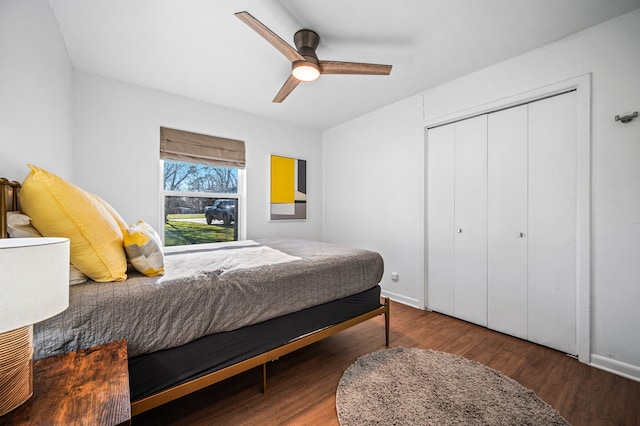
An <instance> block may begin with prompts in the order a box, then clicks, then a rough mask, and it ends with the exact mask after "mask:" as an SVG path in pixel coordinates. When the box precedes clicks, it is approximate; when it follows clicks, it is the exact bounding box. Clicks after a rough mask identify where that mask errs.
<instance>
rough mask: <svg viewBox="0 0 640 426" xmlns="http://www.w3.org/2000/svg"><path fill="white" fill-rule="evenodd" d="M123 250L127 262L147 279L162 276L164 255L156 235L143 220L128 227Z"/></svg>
mask: <svg viewBox="0 0 640 426" xmlns="http://www.w3.org/2000/svg"><path fill="white" fill-rule="evenodd" d="M124 250H125V251H126V252H127V257H128V258H129V262H131V264H132V265H133V267H134V268H136V269H137V270H138V271H139V272H142V273H143V274H144V275H146V276H148V277H155V276H156V275H162V274H164V253H163V252H162V241H160V236H159V235H158V233H157V232H156V231H155V230H154V229H153V228H152V227H151V225H149V224H148V223H146V222H145V221H143V220H139V221H138V223H137V224H135V225H129V227H128V228H127V230H126V231H125V233H124Z"/></svg>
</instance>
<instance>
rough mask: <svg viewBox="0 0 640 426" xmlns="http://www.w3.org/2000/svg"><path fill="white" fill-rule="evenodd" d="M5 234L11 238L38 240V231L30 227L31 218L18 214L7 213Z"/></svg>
mask: <svg viewBox="0 0 640 426" xmlns="http://www.w3.org/2000/svg"><path fill="white" fill-rule="evenodd" d="M7 233H8V234H9V237H11V238H39V237H42V235H40V233H39V232H38V230H37V229H36V228H34V227H33V226H32V225H31V218H30V217H29V216H27V215H26V214H22V213H18V212H7Z"/></svg>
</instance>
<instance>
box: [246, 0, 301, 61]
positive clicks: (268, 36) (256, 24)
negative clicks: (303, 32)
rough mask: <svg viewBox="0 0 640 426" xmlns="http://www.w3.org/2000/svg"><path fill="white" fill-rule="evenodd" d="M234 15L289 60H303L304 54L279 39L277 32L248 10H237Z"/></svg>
mask: <svg viewBox="0 0 640 426" xmlns="http://www.w3.org/2000/svg"><path fill="white" fill-rule="evenodd" d="M235 15H236V16H237V17H238V19H240V20H241V21H242V22H244V23H245V24H247V25H248V26H249V27H251V29H253V30H254V31H255V32H257V33H258V34H260V35H261V36H262V38H264V39H265V40H267V41H268V42H269V43H270V44H271V45H272V46H273V47H275V48H276V49H278V50H279V51H280V53H282V54H283V55H284V56H286V57H287V59H288V60H290V61H291V62H294V61H304V60H305V59H304V56H302V55H301V54H300V53H298V51H297V50H296V49H294V48H293V47H291V45H289V44H288V43H287V42H286V41H284V40H283V39H281V38H280V37H279V36H278V34H276V33H274V32H273V31H271V30H270V29H269V28H267V27H266V26H265V25H264V24H263V23H262V22H260V21H258V20H257V19H256V18H254V17H253V16H251V14H250V13H249V12H238V13H236V14H235Z"/></svg>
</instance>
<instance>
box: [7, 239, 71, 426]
mask: <svg viewBox="0 0 640 426" xmlns="http://www.w3.org/2000/svg"><path fill="white" fill-rule="evenodd" d="M68 306H69V240H68V239H66V238H4V239H0V416H2V415H4V414H6V413H8V412H9V411H11V410H13V409H15V408H17V407H18V406H20V405H21V404H23V403H24V402H26V401H27V400H28V399H29V398H30V397H31V395H32V394H33V384H32V363H33V362H32V360H33V324H35V323H37V322H39V321H42V320H45V319H47V318H49V317H52V316H54V315H55V314H57V313H59V312H62V311H64V310H65V309H66V308H67V307H68Z"/></svg>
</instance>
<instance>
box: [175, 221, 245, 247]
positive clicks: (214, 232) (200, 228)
mask: <svg viewBox="0 0 640 426" xmlns="http://www.w3.org/2000/svg"><path fill="white" fill-rule="evenodd" d="M170 216H181V217H180V218H181V219H183V218H182V216H193V217H196V218H198V217H199V218H202V217H203V215H202V214H200V215H170ZM172 218H173V217H172ZM220 241H233V226H222V225H207V224H206V223H196V222H187V221H173V220H169V221H168V222H165V224H164V245H165V246H179V245H189V244H202V243H216V242H220Z"/></svg>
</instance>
